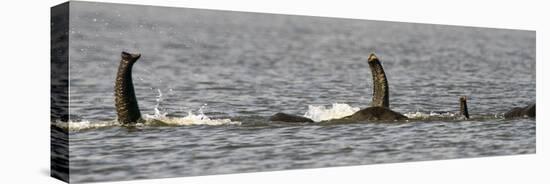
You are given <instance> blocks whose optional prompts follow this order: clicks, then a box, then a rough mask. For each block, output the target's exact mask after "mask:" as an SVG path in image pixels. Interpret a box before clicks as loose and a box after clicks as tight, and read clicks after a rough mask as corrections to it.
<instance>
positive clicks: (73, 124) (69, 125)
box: [52, 120, 121, 132]
mask: <svg viewBox="0 0 550 184" xmlns="http://www.w3.org/2000/svg"><path fill="white" fill-rule="evenodd" d="M52 125H54V126H57V127H59V128H62V129H65V130H69V131H71V132H76V131H82V130H88V129H97V128H104V127H112V126H120V125H121V124H120V123H118V122H117V121H98V122H90V121H87V120H83V121H69V122H60V121H58V122H53V123H52Z"/></svg>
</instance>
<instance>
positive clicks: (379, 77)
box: [368, 54, 390, 108]
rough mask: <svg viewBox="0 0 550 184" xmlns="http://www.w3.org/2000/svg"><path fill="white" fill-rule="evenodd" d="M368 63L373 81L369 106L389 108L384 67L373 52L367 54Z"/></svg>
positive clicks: (387, 86)
mask: <svg viewBox="0 0 550 184" xmlns="http://www.w3.org/2000/svg"><path fill="white" fill-rule="evenodd" d="M368 63H369V67H370V71H371V73H372V82H373V89H372V102H371V107H386V108H390V94H389V85H388V79H387V78H386V73H385V72H384V68H383V67H382V64H380V61H379V60H378V57H376V55H374V54H370V55H369V58H368Z"/></svg>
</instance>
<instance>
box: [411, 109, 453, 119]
mask: <svg viewBox="0 0 550 184" xmlns="http://www.w3.org/2000/svg"><path fill="white" fill-rule="evenodd" d="M403 115H405V116H407V118H409V119H430V118H456V116H457V114H456V113H452V112H443V113H437V112H430V113H424V112H419V111H417V112H408V113H405V114H403Z"/></svg>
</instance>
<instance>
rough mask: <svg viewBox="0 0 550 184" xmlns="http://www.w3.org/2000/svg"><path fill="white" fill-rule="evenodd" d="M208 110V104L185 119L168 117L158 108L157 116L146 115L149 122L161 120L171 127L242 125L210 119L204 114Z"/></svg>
mask: <svg viewBox="0 0 550 184" xmlns="http://www.w3.org/2000/svg"><path fill="white" fill-rule="evenodd" d="M205 108H206V104H204V105H203V106H201V107H200V108H199V110H198V112H197V114H194V113H193V112H192V111H188V112H187V116H185V117H167V116H166V115H167V113H161V112H160V111H159V110H158V108H155V114H153V115H148V114H147V115H145V119H146V120H147V121H151V120H159V121H162V122H163V123H166V124H169V125H240V124H241V122H239V121H231V119H210V117H208V116H206V115H205V114H204V112H203V109H205Z"/></svg>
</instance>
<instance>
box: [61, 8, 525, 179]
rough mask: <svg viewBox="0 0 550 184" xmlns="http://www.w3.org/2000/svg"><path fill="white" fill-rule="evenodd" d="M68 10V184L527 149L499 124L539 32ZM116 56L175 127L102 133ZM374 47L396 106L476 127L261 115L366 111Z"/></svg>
mask: <svg viewBox="0 0 550 184" xmlns="http://www.w3.org/2000/svg"><path fill="white" fill-rule="evenodd" d="M71 4H72V9H71V20H70V21H71V23H70V62H71V63H70V99H71V103H70V112H71V114H72V116H71V119H72V121H73V122H74V125H73V127H69V128H70V129H71V128H72V129H71V131H70V173H71V181H72V182H86V181H105V180H127V179H138V178H158V177H177V176H194V175H208V174H221V173H238V172H253V171H269V170H281V169H299V168H315V167H329V166H344V165H357V164H373V163H388V162H403V161H420V160H434V159H450V158H465V157H479V156H494V155H509V154H526V153H535V119H517V120H503V119H502V118H501V116H502V113H504V112H506V111H507V110H509V109H511V108H512V107H516V106H525V105H528V104H530V103H534V102H535V32H533V31H517V30H499V29H485V28H471V27H451V26H439V25H425V24H408V23H391V22H377V21H362V20H349V19H328V18H318V17H303V16H284V15H270V14H251V13H239V12H225V11H207V10H195V9H180V8H159V7H148V6H121V5H109V6H107V5H105V4H92V3H85V2H71ZM123 50H127V51H130V52H139V53H141V54H142V57H141V59H140V60H139V61H138V62H137V63H136V64H135V66H134V71H133V77H134V84H135V90H136V95H137V98H138V101H139V106H140V109H141V111H142V114H144V115H145V114H147V115H150V117H163V118H173V119H175V120H174V121H177V122H179V123H178V124H177V125H175V126H138V127H135V128H128V127H122V126H117V125H112V124H113V123H114V122H113V120H114V119H116V111H115V108H114V95H113V92H114V89H113V87H114V79H115V74H116V70H117V67H118V64H119V60H120V52H121V51H123ZM371 52H375V53H376V54H377V56H378V57H379V58H380V60H381V62H382V64H383V65H384V68H385V70H386V74H387V75H388V80H389V84H390V96H391V98H390V100H391V102H390V103H391V108H392V109H393V110H395V111H397V112H401V113H404V114H417V112H418V114H426V115H427V114H430V112H432V111H448V112H456V111H457V110H458V97H459V96H461V95H466V96H468V100H469V101H468V103H469V104H468V105H469V110H470V116H472V117H473V118H472V120H467V121H463V120H462V121H460V120H448V121H432V120H411V121H409V122H400V123H372V122H371V123H368V122H357V123H347V124H334V123H333V124H329V123H313V124H284V123H277V122H270V121H267V118H268V117H269V116H270V115H273V114H275V113H276V112H287V113H290V114H296V115H304V114H305V113H306V112H308V111H311V110H312V108H314V107H320V106H326V108H327V109H330V108H331V106H330V105H331V104H333V103H338V104H345V105H344V106H345V107H350V108H348V110H349V109H359V108H364V107H368V105H369V103H370V100H371V99H370V98H371V96H372V82H371V74H370V71H369V68H368V65H367V62H366V59H367V56H368V54H369V53H371ZM309 105H312V106H311V107H308V106H309ZM155 110H157V112H155ZM333 110H334V109H333ZM189 112H190V113H189ZM318 113H327V112H318ZM182 122H183V123H182ZM102 124H106V126H95V125H102Z"/></svg>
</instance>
